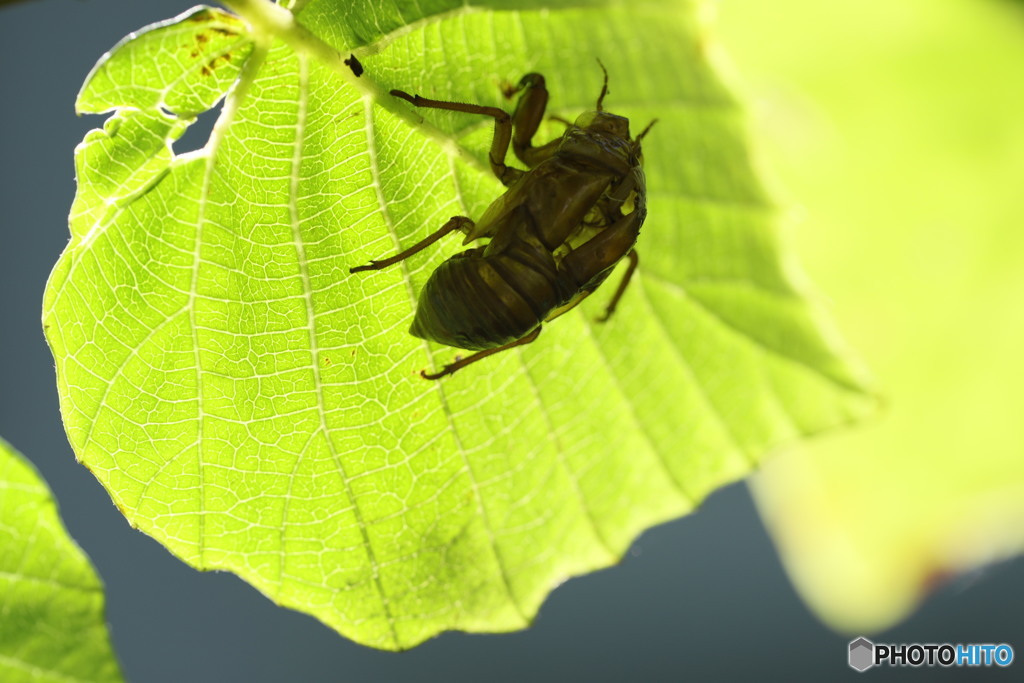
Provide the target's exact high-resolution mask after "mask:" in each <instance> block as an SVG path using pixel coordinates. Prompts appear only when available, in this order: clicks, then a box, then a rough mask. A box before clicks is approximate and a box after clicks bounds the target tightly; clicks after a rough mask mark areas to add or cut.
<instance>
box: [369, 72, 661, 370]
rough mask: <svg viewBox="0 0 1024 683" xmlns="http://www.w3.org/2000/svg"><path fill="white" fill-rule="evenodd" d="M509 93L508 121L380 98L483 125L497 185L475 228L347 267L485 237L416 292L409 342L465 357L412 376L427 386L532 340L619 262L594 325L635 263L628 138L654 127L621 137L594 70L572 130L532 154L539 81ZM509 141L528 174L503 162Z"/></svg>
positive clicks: (638, 192) (632, 143)
mask: <svg viewBox="0 0 1024 683" xmlns="http://www.w3.org/2000/svg"><path fill="white" fill-rule="evenodd" d="M601 68H602V70H604V66H603V65H602V67H601ZM518 92H522V93H523V94H522V96H520V98H519V102H518V104H517V105H516V109H515V112H514V113H513V114H512V115H511V116H509V114H508V113H506V112H505V111H503V110H502V109H499V108H497V107H486V106H481V105H476V104H464V103H461V102H444V101H440V100H431V99H427V98H425V97H420V96H419V95H415V96H414V95H410V94H408V93H406V92H403V91H401V90H392V91H391V94H392V95H394V96H395V97H400V98H402V99H404V100H406V101H408V102H410V103H411V104H413V105H414V106H416V107H423V108H430V109H447V110H450V111H457V112H465V113H469V114H482V115H484V116H490V117H492V118H494V138H493V140H492V142H491V151H490V165H491V170H492V171H493V172H494V175H496V176H497V177H498V179H499V180H500V181H501V182H502V184H503V185H505V187H507V188H508V190H507V191H506V192H505V193H504V194H503V195H501V196H500V197H498V198H497V199H495V200H494V202H493V203H491V205H490V206H489V207H488V208H487V210H486V211H484V213H483V215H482V216H481V217H480V219H479V220H478V221H475V222H474V221H473V220H472V219H470V218H468V217H466V216H453V217H452V218H451V220H449V221H448V222H447V223H445V224H444V225H443V226H442V227H441V228H440V229H439V230H438V231H437V232H435V233H433V234H431V235H430V236H428V237H426V238H425V239H423V240H421V241H419V242H417V243H416V244H414V245H412V246H411V247H409V248H408V249H406V250H404V251H402V252H401V253H398V254H396V255H394V256H392V257H390V258H385V259H381V260H379V261H371V262H370V263H369V264H367V265H363V266H358V267H356V268H352V269H351V270H350V272H352V273H356V272H360V271H364V270H380V269H381V268H386V267H388V266H390V265H393V264H395V263H399V262H400V261H403V260H405V259H407V258H409V257H410V256H411V255H413V254H415V253H417V252H419V251H421V250H422V249H425V248H426V247H428V246H430V245H431V244H433V243H434V242H436V241H438V240H439V239H441V238H442V237H444V236H445V235H447V234H448V233H450V232H453V231H455V230H459V231H461V232H462V233H464V234H465V239H464V240H463V244H469V243H470V242H474V241H476V240H479V239H481V238H490V241H489V242H488V243H487V244H486V245H485V246H480V247H476V248H473V249H467V250H466V251H463V252H460V253H458V254H456V255H454V256H452V257H451V258H449V259H448V260H447V261H445V262H444V263H442V264H441V265H440V266H438V268H437V270H435V271H434V272H433V273H432V274H431V276H430V278H429V280H427V284H426V286H425V287H424V288H423V291H422V292H421V293H420V297H419V303H418V306H417V308H416V317H415V318H414V320H413V323H412V327H411V328H410V330H409V332H410V334H412V335H414V336H416V337H420V338H422V339H429V340H432V341H436V342H439V343H441V344H446V345H448V346H454V347H458V348H462V349H469V350H473V351H476V353H474V354H472V355H469V356H467V357H465V358H457V359H456V360H455V361H454V362H452V363H450V364H448V365H446V366H444V368H443V369H442V370H441V371H440V372H437V373H433V374H430V373H427V372H426V371H424V372H423V373H422V375H423V377H425V378H427V379H439V378H441V377H444V376H445V375H450V374H452V373H453V372H455V371H456V370H459V369H461V368H464V367H466V366H467V365H469V364H471V363H475V362H476V361H478V360H481V359H483V358H486V357H487V356H490V355H493V354H495V353H498V352H500V351H504V350H506V349H510V348H513V347H516V346H522V345H523V344H529V343H530V342H532V341H534V340H535V339H536V338H537V336H538V335H539V334H540V330H541V326H542V324H543V323H545V322H550V321H551V320H554V319H555V318H557V317H558V316H560V315H562V314H563V313H565V312H566V311H568V310H570V309H572V308H574V307H575V306H576V305H577V304H579V303H580V302H581V301H582V300H583V299H584V298H586V297H587V296H589V295H590V293H591V292H593V291H594V290H595V289H597V287H598V286H600V284H601V283H602V282H604V280H605V278H607V277H608V275H609V273H611V271H612V269H613V268H614V266H615V264H617V263H618V262H619V261H620V260H621V259H622V258H623V257H626V258H628V259H629V267H628V268H627V270H626V274H625V276H624V277H623V278H622V281H621V282H620V283H619V286H618V289H616V290H615V293H614V294H613V295H612V298H611V301H610V302H609V303H608V306H607V308H606V309H605V313H604V315H603V316H602V317H601V320H602V321H603V320H607V319H608V317H609V316H610V315H611V314H612V312H614V310H615V307H616V305H617V304H618V302H619V299H621V297H622V294H623V292H624V291H625V289H626V286H627V285H628V284H629V280H630V278H631V277H632V276H633V273H634V272H635V271H636V267H637V263H638V262H639V258H638V257H637V253H636V251H635V250H634V248H633V247H634V245H635V244H636V240H637V236H638V235H639V233H640V226H641V225H642V224H643V222H644V218H645V217H646V215H647V190H646V182H645V179H644V173H643V157H642V154H641V150H640V141H641V139H643V137H644V136H645V135H646V134H647V131H648V130H650V128H651V126H652V125H654V121H652V122H651V123H650V124H649V125H648V126H647V128H645V129H644V130H643V132H641V133H640V134H639V135H637V136H636V138H631V137H630V135H629V120H628V119H626V118H625V117H622V116H618V115H616V114H612V113H610V112H606V111H604V108H603V102H604V97H605V95H606V94H607V93H608V73H607V71H605V73H604V85H603V86H602V88H601V94H600V95H599V96H598V98H597V107H596V109H595V110H594V111H588V112H586V113H584V114H582V115H581V116H580V117H579V118H577V119H576V121H575V122H574V123H569V122H567V121H563V122H564V123H566V124H567V129H566V131H565V133H564V134H563V135H562V136H561V137H559V138H556V139H554V140H551V141H549V142H547V143H546V144H544V145H541V146H539V147H534V146H533V136H534V134H535V133H536V132H537V128H538V127H539V126H540V122H541V120H542V119H543V118H544V111H545V109H546V107H547V102H548V91H547V88H546V87H545V85H544V77H543V76H541V75H540V74H538V73H529V74H526V75H525V76H523V78H522V79H521V80H520V81H519V84H518V85H517V86H515V87H514V88H513V87H509V88H507V89H506V90H505V95H506V96H507V97H511V96H512V95H514V94H516V93H518ZM559 120H561V119H559ZM509 144H511V145H512V150H513V151H514V152H515V155H516V157H517V158H518V159H519V160H520V161H521V162H523V163H524V164H525V165H526V166H527V167H528V168H529V169H530V170H528V171H522V170H520V169H517V168H513V167H511V166H507V165H506V164H505V155H506V153H507V152H508V148H509Z"/></svg>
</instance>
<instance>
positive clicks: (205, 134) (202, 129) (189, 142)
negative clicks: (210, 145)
mask: <svg viewBox="0 0 1024 683" xmlns="http://www.w3.org/2000/svg"><path fill="white" fill-rule="evenodd" d="M223 106H224V100H223V99H221V100H219V101H218V102H217V104H215V105H213V108H212V109H209V110H208V111H204V112H203V113H202V114H200V115H199V116H197V117H196V120H195V121H193V122H192V125H190V126H189V127H188V129H187V130H186V131H185V133H184V134H183V135H182V136H181V137H180V138H178V139H177V140H175V141H174V144H173V148H174V153H175V154H176V155H178V156H181V155H182V154H186V153H188V152H194V151H196V150H199V149H202V148H203V147H205V146H206V142H207V141H208V140H209V139H210V133H212V132H213V125H214V124H215V123H217V119H218V118H219V117H220V112H221V109H222V108H223Z"/></svg>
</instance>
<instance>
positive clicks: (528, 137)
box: [505, 73, 562, 168]
mask: <svg viewBox="0 0 1024 683" xmlns="http://www.w3.org/2000/svg"><path fill="white" fill-rule="evenodd" d="M523 90H525V91H526V92H524V93H523V94H522V96H521V97H520V98H519V102H517V103H516V110H515V113H513V114H512V150H513V151H514V152H515V153H516V157H517V158H518V159H519V160H520V161H522V162H523V163H524V164H526V165H527V166H529V167H530V168H533V167H534V166H536V165H537V164H539V163H540V162H542V161H544V160H545V159H547V158H548V157H550V156H551V155H552V154H554V153H555V150H556V149H558V144H559V143H560V142H561V141H562V139H561V138H555V139H554V140H552V141H551V142H549V143H547V144H546V145H541V146H540V147H534V146H533V136H534V135H535V134H536V133H537V128H538V127H539V126H540V122H541V121H543V120H544V110H545V109H547V106H548V89H547V87H546V86H545V85H544V77H543V76H541V75H540V74H538V73H529V74H526V75H525V76H523V77H522V78H521V79H519V85H517V86H516V87H515V88H509V89H507V90H505V97H512V95H514V94H516V93H517V92H520V91H523Z"/></svg>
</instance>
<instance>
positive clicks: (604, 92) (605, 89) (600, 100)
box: [597, 59, 608, 111]
mask: <svg viewBox="0 0 1024 683" xmlns="http://www.w3.org/2000/svg"><path fill="white" fill-rule="evenodd" d="M597 65H598V66H600V67H601V71H603V72H604V84H603V85H602V86H601V94H600V95H598V96H597V110H598V111H604V107H603V106H602V103H603V102H604V96H605V95H607V94H608V69H606V68H604V64H603V63H602V62H601V60H600V59H598V60H597Z"/></svg>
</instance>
